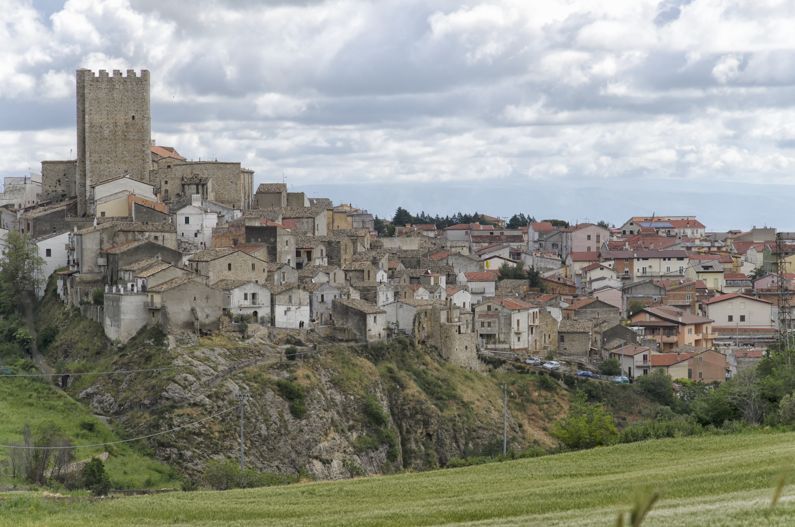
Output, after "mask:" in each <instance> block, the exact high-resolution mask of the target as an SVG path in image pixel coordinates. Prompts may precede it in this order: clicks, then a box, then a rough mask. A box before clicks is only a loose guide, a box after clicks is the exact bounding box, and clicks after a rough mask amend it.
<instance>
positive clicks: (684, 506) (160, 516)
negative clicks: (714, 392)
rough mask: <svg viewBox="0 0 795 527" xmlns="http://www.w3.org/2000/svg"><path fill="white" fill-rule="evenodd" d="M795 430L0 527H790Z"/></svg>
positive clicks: (181, 497)
mask: <svg viewBox="0 0 795 527" xmlns="http://www.w3.org/2000/svg"><path fill="white" fill-rule="evenodd" d="M794 464H795V433H769V434H765V433H746V434H739V435H725V436H701V437H696V438H681V439H664V440H656V441H648V442H643V443H634V444H626V445H617V446H612V447H605V448H597V449H593V450H588V451H582V452H575V453H567V454H560V455H555V456H547V457H541V458H534V459H524V460H518V461H511V462H505V463H492V464H487V465H480V466H475V467H467V468H461V469H450V470H438V471H433V472H425V473H417V474H401V475H397V476H387V477H372V478H362V479H357V480H350V481H341V482H326V483H306V484H296V485H291V486H286V487H271V488H265V489H250V490H238V491H227V492H192V493H182V492H176V493H169V494H161V495H156V496H146V497H127V498H117V499H109V500H100V501H90V500H89V499H88V498H76V499H75V498H60V499H59V498H43V497H40V496H36V495H32V494H26V495H22V496H15V495H3V496H2V497H0V525H13V526H15V527H18V526H23V525H48V526H59V525H114V526H126V525H165V524H169V525H217V526H221V525H224V526H227V525H238V526H239V525H285V526H286V525H290V526H296V525H395V526H397V525H446V524H467V525H545V526H550V525H567V526H569V525H615V519H616V515H617V513H618V511H621V510H628V509H629V507H630V505H631V503H632V502H633V498H634V497H635V496H636V495H637V494H638V493H643V492H644V491H648V490H649V489H653V490H655V491H658V492H659V493H660V494H661V500H660V501H659V502H658V504H657V505H656V506H655V508H654V509H653V511H652V513H651V514H650V516H649V518H648V519H647V521H646V522H645V523H644V526H647V525H658V526H662V525H665V526H677V525H699V526H704V525H774V526H775V525H782V526H783V525H792V524H793V523H794V522H795V500H791V499H790V496H789V492H790V491H791V490H793V489H792V488H791V487H785V488H784V493H783V496H782V498H781V501H780V502H779V505H778V506H777V507H775V508H773V509H771V508H770V498H771V496H772V494H773V488H774V487H775V482H776V480H777V479H778V478H779V476H780V475H781V474H782V472H783V471H786V470H789V469H791V468H792V467H793V465H794Z"/></svg>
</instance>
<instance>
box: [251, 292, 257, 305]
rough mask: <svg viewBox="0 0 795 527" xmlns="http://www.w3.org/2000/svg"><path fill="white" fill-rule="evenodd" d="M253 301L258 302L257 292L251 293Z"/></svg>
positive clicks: (253, 302)
mask: <svg viewBox="0 0 795 527" xmlns="http://www.w3.org/2000/svg"><path fill="white" fill-rule="evenodd" d="M251 303H252V304H256V303H257V293H251Z"/></svg>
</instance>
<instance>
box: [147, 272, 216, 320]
mask: <svg viewBox="0 0 795 527" xmlns="http://www.w3.org/2000/svg"><path fill="white" fill-rule="evenodd" d="M146 294H147V295H148V298H147V301H146V303H145V306H146V309H147V310H148V311H149V319H148V321H149V324H150V325H157V324H160V325H161V326H162V327H163V330H164V331H166V332H167V333H179V332H192V333H199V332H201V331H213V330H215V329H217V328H218V323H219V319H220V318H221V315H222V313H223V306H224V292H223V291H222V290H220V289H216V288H214V287H209V286H207V285H206V284H205V283H204V282H203V281H202V280H198V279H196V278H194V277H192V276H184V277H180V278H174V279H173V280H169V281H168V282H164V283H162V284H159V285H156V286H154V287H150V288H149V290H148V291H147V293H146Z"/></svg>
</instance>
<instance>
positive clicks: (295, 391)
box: [276, 379, 306, 419]
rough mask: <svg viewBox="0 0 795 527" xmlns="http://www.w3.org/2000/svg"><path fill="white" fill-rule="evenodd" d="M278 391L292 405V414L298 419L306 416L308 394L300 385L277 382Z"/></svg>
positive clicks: (282, 380) (282, 381)
mask: <svg viewBox="0 0 795 527" xmlns="http://www.w3.org/2000/svg"><path fill="white" fill-rule="evenodd" d="M276 390H277V391H278V392H279V395H280V396H282V397H283V398H284V399H286V400H287V402H288V403H289V405H290V414H291V415H292V416H293V417H295V418H296V419H301V418H302V417H304V415H306V401H305V398H306V392H305V390H304V388H303V386H301V385H300V384H298V383H296V382H293V381H289V380H287V379H280V380H278V381H276Z"/></svg>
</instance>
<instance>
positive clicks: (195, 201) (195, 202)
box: [190, 194, 202, 207]
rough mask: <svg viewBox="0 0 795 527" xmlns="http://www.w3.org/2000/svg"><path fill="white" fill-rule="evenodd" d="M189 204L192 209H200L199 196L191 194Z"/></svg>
mask: <svg viewBox="0 0 795 527" xmlns="http://www.w3.org/2000/svg"><path fill="white" fill-rule="evenodd" d="M190 204H191V205H193V206H194V207H201V206H202V197H201V194H191V196H190Z"/></svg>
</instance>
